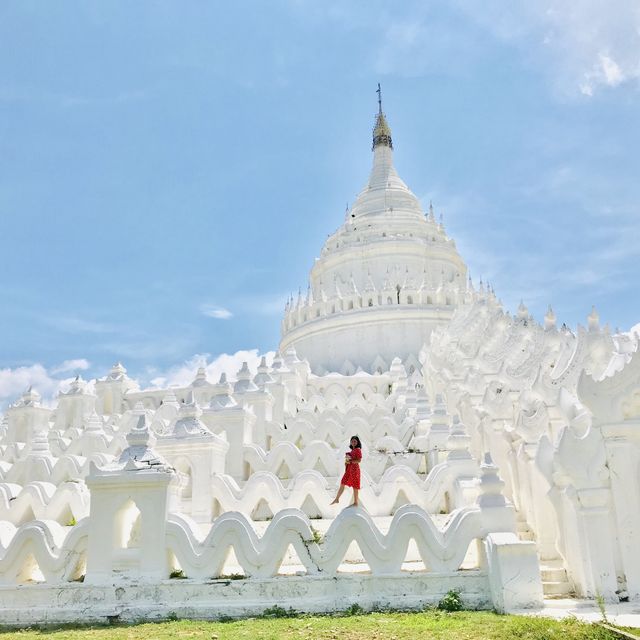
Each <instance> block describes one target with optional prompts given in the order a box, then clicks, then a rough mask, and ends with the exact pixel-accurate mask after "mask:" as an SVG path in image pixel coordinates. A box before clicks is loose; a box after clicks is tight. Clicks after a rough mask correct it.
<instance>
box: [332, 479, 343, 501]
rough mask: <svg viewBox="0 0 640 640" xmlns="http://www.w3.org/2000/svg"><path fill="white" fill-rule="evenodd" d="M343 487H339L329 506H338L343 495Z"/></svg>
mask: <svg viewBox="0 0 640 640" xmlns="http://www.w3.org/2000/svg"><path fill="white" fill-rule="evenodd" d="M344 486H345V485H343V484H341V485H340V488H339V489H338V493H337V495H336V497H335V498H334V500H333V502H332V503H331V504H338V502H339V500H340V496H341V495H342V494H343V493H344Z"/></svg>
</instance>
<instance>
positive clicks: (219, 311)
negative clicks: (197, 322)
mask: <svg viewBox="0 0 640 640" xmlns="http://www.w3.org/2000/svg"><path fill="white" fill-rule="evenodd" d="M200 311H202V313H203V315H205V316H207V317H208V318H215V319H216V320H228V319H229V318H233V313H231V311H229V309H225V308H224V307H216V306H214V305H211V304H203V305H202V307H200Z"/></svg>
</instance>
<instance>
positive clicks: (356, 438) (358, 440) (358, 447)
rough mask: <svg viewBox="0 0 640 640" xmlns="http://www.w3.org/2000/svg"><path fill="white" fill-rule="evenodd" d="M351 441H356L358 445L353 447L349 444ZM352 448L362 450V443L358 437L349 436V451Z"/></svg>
mask: <svg viewBox="0 0 640 640" xmlns="http://www.w3.org/2000/svg"><path fill="white" fill-rule="evenodd" d="M352 440H356V441H357V442H358V444H357V445H356V446H355V447H354V446H353V445H352V444H351V441H352ZM354 448H355V449H362V442H360V438H358V436H351V437H350V438H349V449H354Z"/></svg>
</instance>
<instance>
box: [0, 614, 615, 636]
mask: <svg viewBox="0 0 640 640" xmlns="http://www.w3.org/2000/svg"><path fill="white" fill-rule="evenodd" d="M354 611H357V610H356V609H354ZM44 636H47V637H50V638H52V640H107V639H108V640H138V639H145V640H147V639H148V640H156V639H157V640H162V639H165V638H166V639H169V638H172V639H173V638H194V639H199V638H202V639H206V640H240V639H242V640H253V639H254V638H255V639H256V640H258V639H259V640H270V639H272V640H293V639H294V638H295V639H296V640H300V639H304V638H307V639H309V640H312V639H313V640H316V639H320V640H334V639H335V640H365V639H366V640H417V639H422V638H424V639H429V640H439V639H445V638H446V639H447V640H463V639H464V640H502V639H513V638H518V639H519V640H616V636H615V635H614V634H612V633H611V632H609V631H606V630H605V629H602V628H601V627H597V626H595V625H590V624H586V623H582V622H579V621H577V620H575V619H566V620H561V621H555V620H551V619H549V618H529V617H524V616H501V615H497V614H495V613H489V612H477V611H459V612H455V613H445V612H442V611H435V610H433V611H427V612H425V613H371V614H361V615H350V616H339V617H332V616H299V617H295V618H289V617H271V618H250V619H248V620H238V621H230V622H198V621H191V620H177V621H172V622H162V623H144V624H137V625H119V626H104V627H79V628H70V627H61V628H57V629H55V628H48V629H41V630H38V629H28V630H21V631H5V632H0V640H10V639H13V638H15V639H20V640H27V639H28V638H42V637H44Z"/></svg>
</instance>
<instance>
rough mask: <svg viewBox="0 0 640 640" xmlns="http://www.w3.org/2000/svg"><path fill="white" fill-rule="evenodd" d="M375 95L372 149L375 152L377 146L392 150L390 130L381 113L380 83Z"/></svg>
mask: <svg viewBox="0 0 640 640" xmlns="http://www.w3.org/2000/svg"><path fill="white" fill-rule="evenodd" d="M376 93H377V94H378V115H377V116H376V124H375V126H374V127H373V147H372V149H374V150H375V148H376V147H378V146H385V147H389V149H393V142H392V140H391V129H390V128H389V125H388V124H387V119H386V118H385V117H384V113H382V89H380V83H378V88H377V89H376Z"/></svg>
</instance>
